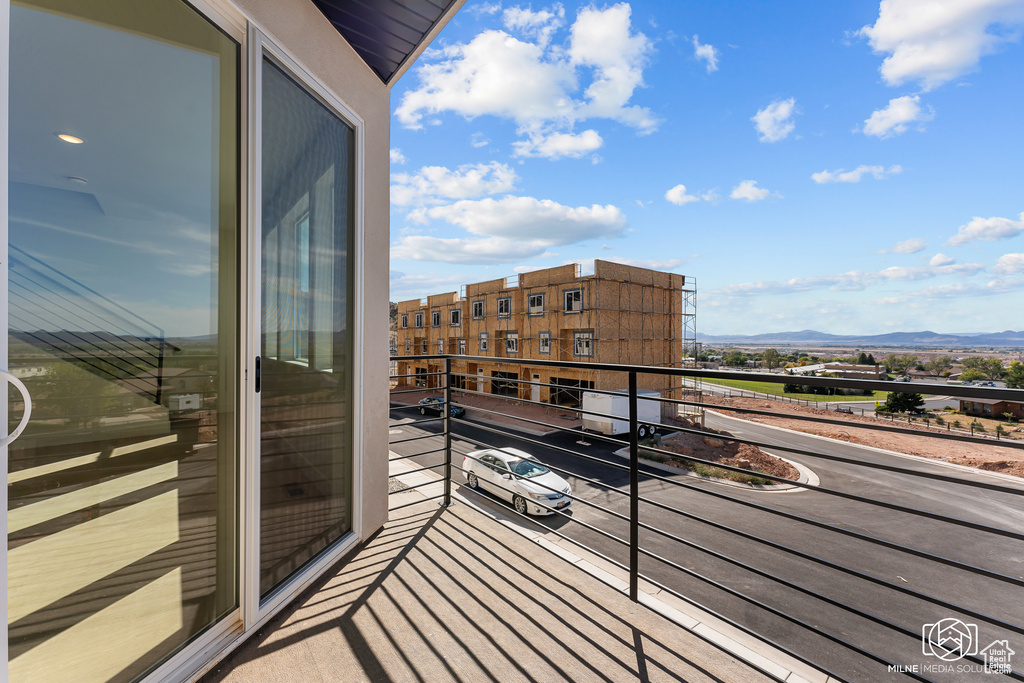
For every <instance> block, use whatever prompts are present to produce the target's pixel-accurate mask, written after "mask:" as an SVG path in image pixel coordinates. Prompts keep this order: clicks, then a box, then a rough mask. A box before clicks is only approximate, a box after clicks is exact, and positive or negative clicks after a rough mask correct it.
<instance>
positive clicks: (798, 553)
mask: <svg viewBox="0 0 1024 683" xmlns="http://www.w3.org/2000/svg"><path fill="white" fill-rule="evenodd" d="M640 501H641V502H643V503H647V504H649V505H653V506H654V507H657V508H660V509H662V510H665V511H667V512H674V513H675V514H677V515H680V516H682V517H686V518H687V519H692V520H693V521H695V522H699V523H701V524H706V525H708V526H710V527H712V528H714V529H720V530H722V531H725V532H728V533H731V534H734V535H736V536H739V537H740V538H745V539H747V540H749V541H753V542H754V543H758V544H760V545H765V546H767V547H769V548H774V549H775V550H778V551H780V552H784V553H786V554H788V555H793V556H794V557H799V558H800V559H803V560H808V561H810V562H814V563H815V564H819V565H821V566H823V567H827V568H828V569H834V570H836V571H840V572H842V573H844V574H848V575H850V576H852V577H855V578H858V579H861V580H864V581H867V582H869V583H873V584H875V585H877V586H881V587H883V588H889V589H891V590H894V591H896V592H897V593H902V594H904V595H907V596H910V597H912V598H916V599H918V600H923V601H925V602H929V603H931V604H933V605H937V606H939V607H944V608H946V609H950V610H953V611H955V612H959V613H961V614H965V615H967V616H970V617H972V618H975V619H981V620H983V621H986V622H988V623H990V624H992V625H994V626H998V627H1000V628H1005V629H1007V630H1008V631H1013V632H1015V633H1021V634H1024V627H1022V626H1018V625H1016V624H1011V623H1009V622H1005V621H1002V620H999V619H996V618H995V617H991V616H988V615H986V614H982V613H981V612H975V611H974V610H972V609H970V608H967V607H963V606H961V605H957V604H956V603H951V602H947V601H945V600H942V599H941V598H936V597H934V596H931V595H928V594H926V593H921V592H918V591H915V590H914V589H913V588H907V587H905V586H900V585H898V584H894V583H889V582H888V581H886V580H884V579H880V578H878V577H875V576H871V575H870V574H865V573H863V572H859V571H857V570H856V569H851V568H849V567H844V566H842V565H840V564H836V563H835V562H830V561H829V560H826V559H823V558H820V557H817V556H816V555H811V554H810V553H805V552H803V551H802V550H796V549H795V548H790V547H789V546H785V545H782V544H781V543H776V542H775V541H769V540H768V539H765V538H761V537H760V536H757V535H755V534H751V533H749V532H746V531H740V530H739V529H736V528H734V527H730V526H727V525H725V524H721V523H719V522H713V521H711V520H710V519H707V518H705V517H701V516H700V515H695V514H693V513H691V512H686V511H684V510H680V509H679V508H674V507H672V506H671V505H667V504H665V503H660V502H658V501H655V500H652V499H650V498H645V497H643V496H641V497H640ZM639 524H640V525H641V526H646V525H645V524H644V523H643V522H640V523H639ZM651 530H652V531H655V532H657V533H660V534H662V535H666V534H668V532H666V531H662V530H660V529H654V528H652V529H651ZM679 540H680V542H681V543H689V542H688V541H684V540H682V539H679ZM708 552H711V551H708Z"/></svg>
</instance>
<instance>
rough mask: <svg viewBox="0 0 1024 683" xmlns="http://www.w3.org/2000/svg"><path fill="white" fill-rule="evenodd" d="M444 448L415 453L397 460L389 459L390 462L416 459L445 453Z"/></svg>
mask: <svg viewBox="0 0 1024 683" xmlns="http://www.w3.org/2000/svg"><path fill="white" fill-rule="evenodd" d="M443 452H444V449H443V448H435V449H434V450H432V451H423V452H422V453H413V454H412V455H401V456H399V457H397V458H388V462H396V461H398V460H408V459H409V458H416V457H419V456H421V455H430V454H431V453H443Z"/></svg>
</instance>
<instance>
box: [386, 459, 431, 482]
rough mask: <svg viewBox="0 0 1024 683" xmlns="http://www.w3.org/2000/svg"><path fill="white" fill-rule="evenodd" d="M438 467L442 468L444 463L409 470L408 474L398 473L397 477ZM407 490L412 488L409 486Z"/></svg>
mask: <svg viewBox="0 0 1024 683" xmlns="http://www.w3.org/2000/svg"><path fill="white" fill-rule="evenodd" d="M389 462H390V461H389ZM438 467H444V463H443V462H439V463H437V464H436V465H427V466H426V467H420V468H419V469H415V470H409V471H408V472H399V473H398V476H399V477H404V476H405V475H407V474H416V473H417V472H426V471H427V470H432V469H436V468H438ZM440 481H441V482H443V481H444V479H441V480H440ZM429 483H432V484H436V483H439V482H429ZM417 486H418V484H417ZM409 488H412V487H411V486H410V487H409Z"/></svg>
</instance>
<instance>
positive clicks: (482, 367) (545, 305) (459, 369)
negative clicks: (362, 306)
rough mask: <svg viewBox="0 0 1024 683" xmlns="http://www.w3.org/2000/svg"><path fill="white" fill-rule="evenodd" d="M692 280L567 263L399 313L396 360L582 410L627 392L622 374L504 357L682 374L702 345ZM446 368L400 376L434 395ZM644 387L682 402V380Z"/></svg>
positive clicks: (404, 369)
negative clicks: (588, 270)
mask: <svg viewBox="0 0 1024 683" xmlns="http://www.w3.org/2000/svg"><path fill="white" fill-rule="evenodd" d="M696 302H697V290H696V285H695V283H694V281H693V279H692V278H687V277H685V276H683V275H678V274H675V273H665V272H661V271H656V270H650V269H647V268H637V267H635V266H627V265H622V264H619V263H612V262H609V261H595V262H594V274H593V275H589V276H586V277H582V276H581V275H580V266H579V265H577V264H569V265H565V266H559V267H555V268H547V269H544V270H536V271H532V272H529V273H523V274H521V275H519V276H518V277H515V278H507V279H506V278H502V279H498V280H489V281H487V282H478V283H475V284H471V285H466V286H465V287H464V288H463V291H462V292H461V293H457V292H447V293H444V294H436V295H433V296H429V297H427V298H426V299H413V300H411V301H403V302H401V303H399V304H398V330H397V339H396V342H397V343H396V348H395V355H397V356H417V355H433V354H443V353H447V354H453V355H468V356H487V357H490V358H493V359H494V360H488V361H486V362H482V361H478V360H470V359H466V360H465V361H461V360H458V359H455V360H454V361H453V363H452V372H453V375H454V376H453V379H452V383H453V386H455V387H456V388H459V389H465V390H468V391H479V392H484V393H491V394H497V395H505V396H509V397H515V398H523V399H530V400H534V401H542V402H545V403H552V404H557V405H563V406H567V407H577V406H579V404H580V396H581V393H582V391H583V390H586V389H623V388H624V387H625V384H626V378H625V376H624V375H623V374H622V373H618V372H609V371H594V370H577V369H566V368H550V367H546V366H536V367H530V366H529V365H523V364H521V363H513V364H510V363H503V362H502V359H503V358H517V359H541V360H556V361H575V362H592V363H615V364H628V365H647V366H656V367H681V365H682V359H683V358H684V357H693V356H695V355H696V353H695V345H696V336H697V335H696ZM442 370H443V365H442V364H441V363H440V361H436V360H435V361H426V360H422V361H417V360H408V361H405V360H401V359H400V360H399V362H398V367H397V374H398V375H399V376H403V375H416V376H419V377H418V378H416V379H415V383H416V384H417V385H419V386H425V387H436V386H439V385H440V381H439V378H438V377H437V376H436V375H433V374H432V373H436V372H441V371H442ZM638 384H639V388H641V389H648V390H654V391H658V392H660V393H661V394H662V396H664V397H666V398H681V393H680V391H679V388H680V386H681V382H680V381H679V378H671V377H658V376H643V375H641V376H640V377H639V378H638Z"/></svg>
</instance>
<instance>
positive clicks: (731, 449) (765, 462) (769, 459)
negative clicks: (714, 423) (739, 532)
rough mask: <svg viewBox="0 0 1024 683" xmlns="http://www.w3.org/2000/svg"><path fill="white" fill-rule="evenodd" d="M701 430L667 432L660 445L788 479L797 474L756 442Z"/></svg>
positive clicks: (686, 424)
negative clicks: (743, 441) (694, 432)
mask: <svg viewBox="0 0 1024 683" xmlns="http://www.w3.org/2000/svg"><path fill="white" fill-rule="evenodd" d="M679 424H680V425H681V426H685V427H689V428H693V427H695V426H696V425H693V424H690V423H687V422H683V421H681V420H680V421H679ZM698 428H699V427H698ZM703 432H704V433H703V434H693V433H690V432H676V433H675V434H670V435H668V436H667V437H665V438H664V439H663V440H662V442H661V449H662V450H667V451H672V452H673V453H679V454H680V455H689V456H692V457H695V458H700V459H702V460H710V461H712V462H716V463H721V464H723V465H730V466H732V467H741V468H743V469H747V470H750V469H752V470H756V471H758V472H764V473H765V474H771V475H773V476H776V477H784V478H785V479H790V480H792V481H796V480H797V479H799V478H800V473H799V472H798V471H797V469H796V468H795V467H793V466H792V465H790V464H789V463H788V462H786V461H784V460H780V459H779V458H776V457H774V456H771V455H768V454H767V453H765V452H764V451H762V450H761V449H760V448H758V447H756V446H751V445H750V444H745V443H736V442H735V441H729V440H728V439H729V436H731V435H730V434H728V433H727V432H722V431H719V430H715V429H704V430H703ZM666 464H669V465H675V466H677V467H680V466H682V464H681V463H680V464H677V463H675V462H669V463H666Z"/></svg>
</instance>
